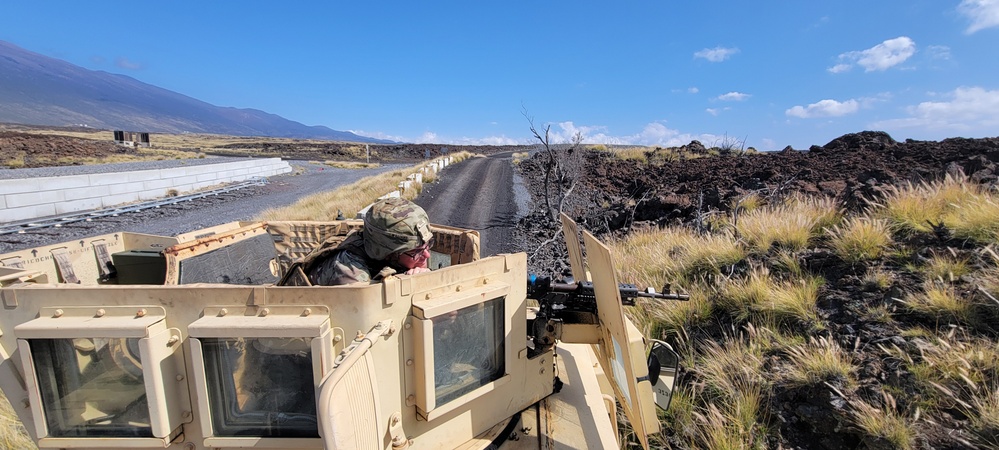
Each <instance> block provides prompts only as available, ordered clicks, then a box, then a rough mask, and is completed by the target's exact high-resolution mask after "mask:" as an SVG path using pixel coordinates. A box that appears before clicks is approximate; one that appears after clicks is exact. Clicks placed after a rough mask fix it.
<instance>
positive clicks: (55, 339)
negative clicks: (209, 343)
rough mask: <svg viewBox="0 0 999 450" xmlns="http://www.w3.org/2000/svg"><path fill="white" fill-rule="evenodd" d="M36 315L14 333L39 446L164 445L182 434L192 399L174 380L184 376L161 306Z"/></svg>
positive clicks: (67, 309)
mask: <svg viewBox="0 0 999 450" xmlns="http://www.w3.org/2000/svg"><path fill="white" fill-rule="evenodd" d="M38 316H39V317H37V318H35V319H34V320H31V321H29V322H25V323H22V324H20V325H17V326H16V327H14V333H15V334H16V335H17V337H18V339H17V348H18V352H19V353H20V354H21V361H22V364H23V365H24V372H25V374H24V375H25V384H26V387H27V389H28V396H29V400H30V403H29V407H30V408H31V414H32V416H33V417H34V418H35V432H36V433H37V435H38V436H39V445H40V446H42V447H49V446H58V447H60V448H61V447H70V446H79V445H80V443H81V442H83V441H82V440H83V439H93V438H127V439H133V441H130V442H132V443H134V444H135V445H140V446H147V445H148V446H161V445H166V444H167V443H168V442H170V441H171V440H172V439H173V438H174V437H176V435H177V434H179V433H180V426H181V424H182V423H183V416H184V413H185V412H187V413H188V414H190V411H191V405H190V400H189V399H190V395H188V392H187V384H185V383H177V382H176V381H175V380H176V379H177V377H178V376H181V375H182V374H184V373H186V370H185V367H184V353H183V350H182V348H183V346H182V345H181V336H180V330H178V329H176V328H168V327H167V325H166V320H165V318H166V311H165V310H164V309H163V308H161V307H157V306H103V307H99V308H98V307H89V306H63V307H60V308H54V307H43V308H41V309H40V311H39V314H38ZM165 380H171V381H174V382H172V383H171V382H166V381H165ZM50 438H55V439H59V440H58V441H57V442H48V443H46V442H45V441H46V440H47V439H50ZM65 439H71V440H72V439H81V441H78V442H73V441H69V442H67V441H65ZM90 442H98V441H90ZM42 444H45V445H42ZM66 444H72V445H66ZM93 445H94V444H93V443H88V444H85V445H83V446H85V447H86V446H93Z"/></svg>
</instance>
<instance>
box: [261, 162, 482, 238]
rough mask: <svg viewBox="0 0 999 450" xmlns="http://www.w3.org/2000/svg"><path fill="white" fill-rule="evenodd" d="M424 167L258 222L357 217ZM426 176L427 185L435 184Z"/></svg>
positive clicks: (310, 200)
mask: <svg viewBox="0 0 999 450" xmlns="http://www.w3.org/2000/svg"><path fill="white" fill-rule="evenodd" d="M451 156H452V158H454V159H453V161H454V162H460V161H463V160H465V159H467V158H468V157H470V156H471V154H470V153H468V152H458V153H455V154H453V155H451ZM423 167H424V164H418V165H415V166H411V167H408V168H405V169H400V170H394V171H391V172H386V173H382V174H379V175H372V176H370V177H366V178H363V179H361V180H360V181H358V182H356V183H353V184H350V185H347V186H342V187H340V188H338V189H334V190H332V191H326V192H320V193H317V194H313V195H310V196H308V197H304V198H302V199H300V200H298V201H297V202H295V203H293V204H291V205H289V206H285V207H281V208H271V209H268V210H265V211H264V212H262V213H260V217H258V219H259V220H319V221H324V220H336V218H337V215H338V214H341V213H342V214H343V216H344V217H348V218H350V217H354V216H356V215H357V212H358V211H360V210H362V209H364V207H366V206H368V205H370V204H371V203H373V202H374V201H375V200H377V199H378V197H381V196H383V195H385V194H387V193H389V192H392V191H394V190H397V189H398V186H399V182H401V181H405V180H406V177H407V176H409V174H412V173H416V172H419V171H420V169H421V168H423ZM427 178H428V177H427V176H426V175H424V183H430V182H432V181H433V178H432V177H431V178H430V180H429V181H428V179H427ZM421 190H422V183H413V187H411V188H410V189H407V190H406V191H404V192H402V197H403V198H406V199H413V198H416V196H417V195H419V193H420V191H421Z"/></svg>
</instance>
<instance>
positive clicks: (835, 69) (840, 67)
mask: <svg viewBox="0 0 999 450" xmlns="http://www.w3.org/2000/svg"><path fill="white" fill-rule="evenodd" d="M852 68H853V65H851V64H836V65H835V66H832V67H830V68H828V69H826V70H828V71H830V72H832V73H843V72H847V71H849V70H850V69H852Z"/></svg>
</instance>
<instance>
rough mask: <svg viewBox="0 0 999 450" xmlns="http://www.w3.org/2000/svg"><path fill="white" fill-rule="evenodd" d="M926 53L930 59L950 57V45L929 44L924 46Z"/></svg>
mask: <svg viewBox="0 0 999 450" xmlns="http://www.w3.org/2000/svg"><path fill="white" fill-rule="evenodd" d="M926 54H928V55H929V56H930V58H932V59H944V60H947V59H950V47H948V46H946V45H931V46H929V47H926Z"/></svg>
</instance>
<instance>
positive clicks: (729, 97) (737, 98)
mask: <svg viewBox="0 0 999 450" xmlns="http://www.w3.org/2000/svg"><path fill="white" fill-rule="evenodd" d="M749 97H752V96H751V95H749V94H744V93H742V92H729V93H727V94H722V95H719V96H718V100H722V101H727V102H728V101H731V102H741V101H743V100H746V99H748V98H749Z"/></svg>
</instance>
